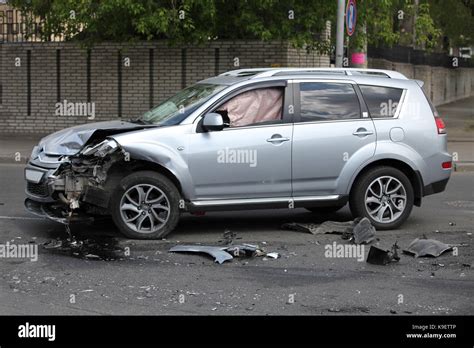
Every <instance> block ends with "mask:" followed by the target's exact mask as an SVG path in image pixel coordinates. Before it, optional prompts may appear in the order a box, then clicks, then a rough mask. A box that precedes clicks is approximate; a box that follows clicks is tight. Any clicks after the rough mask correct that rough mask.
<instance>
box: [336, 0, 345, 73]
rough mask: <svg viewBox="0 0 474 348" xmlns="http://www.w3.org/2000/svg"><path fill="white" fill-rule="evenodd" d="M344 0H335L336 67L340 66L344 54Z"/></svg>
mask: <svg viewBox="0 0 474 348" xmlns="http://www.w3.org/2000/svg"><path fill="white" fill-rule="evenodd" d="M344 3H345V1H344V0H337V24H336V68H342V58H343V56H344Z"/></svg>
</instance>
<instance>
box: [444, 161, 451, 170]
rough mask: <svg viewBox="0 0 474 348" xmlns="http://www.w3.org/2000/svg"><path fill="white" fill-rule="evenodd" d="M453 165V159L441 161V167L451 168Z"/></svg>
mask: <svg viewBox="0 0 474 348" xmlns="http://www.w3.org/2000/svg"><path fill="white" fill-rule="evenodd" d="M452 166H453V163H452V162H451V161H449V162H443V163H441V167H442V168H443V169H450V168H451V167H452Z"/></svg>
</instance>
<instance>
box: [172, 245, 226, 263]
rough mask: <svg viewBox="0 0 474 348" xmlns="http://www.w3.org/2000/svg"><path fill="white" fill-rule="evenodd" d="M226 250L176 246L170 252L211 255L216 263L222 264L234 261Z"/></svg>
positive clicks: (212, 247) (196, 246) (214, 247)
mask: <svg viewBox="0 0 474 348" xmlns="http://www.w3.org/2000/svg"><path fill="white" fill-rule="evenodd" d="M224 249H225V248H222V247H216V246H205V245H176V246H174V247H172V248H171V249H170V252H172V253H176V252H185V253H204V254H208V255H211V256H212V257H213V258H214V262H217V263H219V264H222V263H224V262H225V261H227V260H232V259H233V257H232V255H231V254H229V253H228V252H226V251H225V250H224Z"/></svg>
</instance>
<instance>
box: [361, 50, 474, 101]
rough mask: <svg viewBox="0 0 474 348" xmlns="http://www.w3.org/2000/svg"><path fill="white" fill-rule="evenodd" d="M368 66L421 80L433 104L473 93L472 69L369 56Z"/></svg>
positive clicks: (473, 73) (465, 96) (473, 71)
mask: <svg viewBox="0 0 474 348" xmlns="http://www.w3.org/2000/svg"><path fill="white" fill-rule="evenodd" d="M369 68H374V69H388V70H396V71H399V72H401V73H402V74H404V75H405V76H407V77H408V78H410V79H417V80H422V81H423V82H424V85H423V89H424V90H425V92H426V94H427V95H428V96H429V97H430V98H431V100H432V101H433V103H434V104H435V105H442V104H446V103H450V102H453V101H455V100H459V99H463V98H467V97H470V96H472V95H474V69H472V68H453V69H448V68H443V67H435V66H428V65H413V64H407V63H397V62H390V61H388V60H385V59H372V58H369Z"/></svg>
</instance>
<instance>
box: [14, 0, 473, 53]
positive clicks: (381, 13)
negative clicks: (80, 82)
mask: <svg viewBox="0 0 474 348" xmlns="http://www.w3.org/2000/svg"><path fill="white" fill-rule="evenodd" d="M414 1H415V0H358V1H357V7H358V11H357V12H358V19H357V22H358V26H357V28H358V32H357V35H356V36H355V37H353V38H352V39H351V40H352V45H353V46H361V45H365V43H368V44H369V45H387V44H388V45H392V44H397V43H399V42H401V41H403V36H404V35H405V34H404V33H403V32H402V31H400V25H399V22H400V19H399V18H398V17H399V13H400V11H403V13H404V14H406V15H408V16H413V15H414V11H416V16H417V21H416V24H415V26H416V42H417V43H418V44H421V45H423V46H424V47H427V48H430V47H435V46H436V45H437V44H438V43H439V41H440V40H439V38H440V37H441V36H443V35H444V36H448V37H449V38H450V40H451V41H452V42H453V43H456V44H461V43H462V44H469V43H472V42H473V38H474V35H473V30H474V29H473V28H474V25H473V24H474V23H473V9H474V5H473V4H472V0H419V3H420V4H419V5H418V6H416V7H415V6H414V5H413V4H414ZM10 3H11V4H13V5H14V6H16V7H18V8H19V9H21V10H23V11H25V12H29V13H33V14H34V15H35V17H39V18H41V21H42V23H43V26H42V35H43V36H44V38H48V37H51V36H52V35H61V36H63V37H65V38H66V39H67V40H73V39H74V40H78V39H79V40H82V41H85V42H90V43H94V42H100V41H106V40H109V41H131V40H156V39H166V40H168V41H169V42H170V43H185V44H188V43H189V44H194V43H202V42H206V41H209V40H215V39H257V40H288V41H290V42H291V43H293V44H294V45H295V46H297V47H306V48H308V49H317V50H319V51H325V50H327V49H328V48H329V46H330V42H327V41H325V40H323V39H322V38H321V36H320V33H321V32H323V30H324V28H325V26H326V21H328V20H329V21H331V22H332V23H333V26H334V23H335V19H336V8H337V1H336V0H10ZM458 18H460V20H458ZM364 24H365V25H364ZM361 29H363V30H361ZM334 36H335V35H333V38H332V40H333V41H334Z"/></svg>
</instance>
